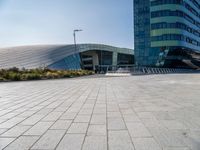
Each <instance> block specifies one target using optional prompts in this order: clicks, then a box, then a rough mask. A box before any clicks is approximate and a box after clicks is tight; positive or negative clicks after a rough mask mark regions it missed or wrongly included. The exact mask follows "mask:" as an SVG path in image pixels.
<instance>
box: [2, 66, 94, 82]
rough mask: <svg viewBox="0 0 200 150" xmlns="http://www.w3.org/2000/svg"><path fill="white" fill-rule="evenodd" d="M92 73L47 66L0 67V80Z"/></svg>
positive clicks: (73, 75)
mask: <svg viewBox="0 0 200 150" xmlns="http://www.w3.org/2000/svg"><path fill="white" fill-rule="evenodd" d="M91 74H94V72H93V71H88V70H76V71H75V70H50V69H48V68H38V69H25V68H23V69H21V70H20V69H18V68H16V67H13V68H10V69H7V70H6V69H0V81H19V80H38V79H57V78H69V77H76V76H83V75H91Z"/></svg>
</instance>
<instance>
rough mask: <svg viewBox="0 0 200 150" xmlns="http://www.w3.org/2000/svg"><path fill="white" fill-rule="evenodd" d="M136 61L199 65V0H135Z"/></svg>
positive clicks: (152, 64)
mask: <svg viewBox="0 0 200 150" xmlns="http://www.w3.org/2000/svg"><path fill="white" fill-rule="evenodd" d="M134 34H135V61H136V62H135V63H136V65H139V66H157V67H183V68H198V66H200V0H134Z"/></svg>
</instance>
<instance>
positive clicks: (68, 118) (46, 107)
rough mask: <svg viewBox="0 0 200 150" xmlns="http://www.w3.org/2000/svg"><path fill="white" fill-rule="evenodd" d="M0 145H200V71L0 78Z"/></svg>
mask: <svg viewBox="0 0 200 150" xmlns="http://www.w3.org/2000/svg"><path fill="white" fill-rule="evenodd" d="M0 149H5V150H27V149H31V150H54V149H56V150H107V149H109V150H200V74H179V75H178V74H177V75H176V74H173V75H172V74H171V75H170V74H169V75H146V76H130V77H104V76H91V77H82V78H74V79H61V80H46V81H30V82H29V81H28V82H10V83H0Z"/></svg>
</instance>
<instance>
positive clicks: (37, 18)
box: [0, 0, 134, 48]
mask: <svg viewBox="0 0 200 150" xmlns="http://www.w3.org/2000/svg"><path fill="white" fill-rule="evenodd" d="M132 1H133V0H0V18H1V19H0V47H7V46H18V45H35V44H72V43H73V35H72V33H73V29H76V28H78V29H79V28H81V29H83V31H82V32H80V33H77V43H102V44H108V45H113V46H119V47H127V48H133V45H134V44H133V43H134V40H133V9H132V7H133V6H132V3H133V2H132Z"/></svg>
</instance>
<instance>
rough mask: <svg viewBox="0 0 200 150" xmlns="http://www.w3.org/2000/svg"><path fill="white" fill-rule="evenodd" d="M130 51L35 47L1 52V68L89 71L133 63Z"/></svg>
mask: <svg viewBox="0 0 200 150" xmlns="http://www.w3.org/2000/svg"><path fill="white" fill-rule="evenodd" d="M133 62H134V57H133V50H132V49H126V48H117V47H113V46H108V45H101V44H78V45H77V46H76V48H75V46H74V45H37V46H20V47H11V48H1V49H0V68H12V67H18V68H26V69H31V68H39V67H47V68H51V69H58V70H62V69H81V68H83V69H91V70H95V67H96V66H100V65H101V66H103V65H119V64H133Z"/></svg>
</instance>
